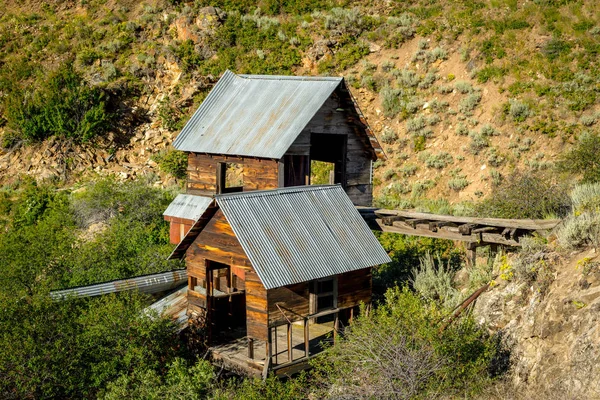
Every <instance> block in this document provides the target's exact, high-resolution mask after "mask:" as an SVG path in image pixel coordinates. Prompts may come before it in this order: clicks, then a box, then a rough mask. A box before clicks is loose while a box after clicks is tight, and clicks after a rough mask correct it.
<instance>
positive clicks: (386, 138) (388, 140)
mask: <svg viewBox="0 0 600 400" xmlns="http://www.w3.org/2000/svg"><path fill="white" fill-rule="evenodd" d="M396 139H398V135H397V134H396V132H395V131H394V130H393V129H392V128H390V127H387V126H386V127H385V128H384V129H383V132H381V141H382V142H383V143H385V144H392V143H394V142H395V141H396Z"/></svg>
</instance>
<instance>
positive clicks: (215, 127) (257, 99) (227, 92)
mask: <svg viewBox="0 0 600 400" xmlns="http://www.w3.org/2000/svg"><path fill="white" fill-rule="evenodd" d="M342 81H343V78H326V77H296V76H269V75H236V74H234V73H233V72H231V71H229V70H227V71H225V73H224V74H223V76H222V77H221V79H219V81H218V82H217V84H216V85H215V87H214V88H213V89H212V90H211V92H210V93H209V95H208V96H207V97H206V99H205V100H204V102H202V104H201V105H200V107H199V108H198V110H196V112H195V113H194V115H193V116H192V118H191V119H190V120H189V122H188V123H187V124H186V125H185V126H184V128H183V130H182V131H181V133H180V134H179V136H177V139H175V142H174V143H173V147H174V148H176V149H177V150H182V151H190V152H196V153H212V154H226V155H237V156H251V157H261V158H273V159H280V158H281V157H283V155H284V154H285V152H286V151H287V150H288V148H289V147H290V146H291V145H292V143H293V142H294V140H296V138H297V137H298V135H299V134H300V132H302V129H304V127H305V126H306V125H307V124H308V123H309V122H310V120H311V119H312V117H313V116H314V115H315V114H316V113H317V111H319V109H320V108H321V106H322V105H323V104H324V103H325V101H326V100H327V98H329V96H331V94H332V93H333V91H334V90H335V89H336V88H337V87H338V86H339V85H340V83H341V82H342Z"/></svg>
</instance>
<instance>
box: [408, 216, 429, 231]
mask: <svg viewBox="0 0 600 400" xmlns="http://www.w3.org/2000/svg"><path fill="white" fill-rule="evenodd" d="M404 222H406V224H407V225H409V226H412V227H413V229H414V228H416V227H417V225H419V224H428V225H429V220H428V219H422V218H415V219H407V220H405V221H404Z"/></svg>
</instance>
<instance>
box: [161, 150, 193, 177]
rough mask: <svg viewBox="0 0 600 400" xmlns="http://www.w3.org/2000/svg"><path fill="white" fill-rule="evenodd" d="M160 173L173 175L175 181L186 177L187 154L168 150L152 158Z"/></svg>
mask: <svg viewBox="0 0 600 400" xmlns="http://www.w3.org/2000/svg"><path fill="white" fill-rule="evenodd" d="M152 159H153V160H154V161H155V162H156V163H157V164H158V167H159V168H160V170H161V171H163V172H166V173H168V174H171V175H173V176H174V177H175V178H177V179H185V178H186V176H187V164H188V159H187V154H186V153H185V152H183V151H178V150H174V149H168V150H166V151H162V152H160V153H158V154H156V155H154V156H153V157H152Z"/></svg>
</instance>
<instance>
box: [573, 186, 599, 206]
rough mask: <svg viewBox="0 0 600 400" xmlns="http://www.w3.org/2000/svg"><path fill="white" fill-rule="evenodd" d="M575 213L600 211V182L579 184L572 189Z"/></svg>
mask: <svg viewBox="0 0 600 400" xmlns="http://www.w3.org/2000/svg"><path fill="white" fill-rule="evenodd" d="M571 202H572V204H573V213H575V214H581V213H584V212H595V213H600V183H588V184H582V185H577V186H575V188H573V190H572V191H571Z"/></svg>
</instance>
